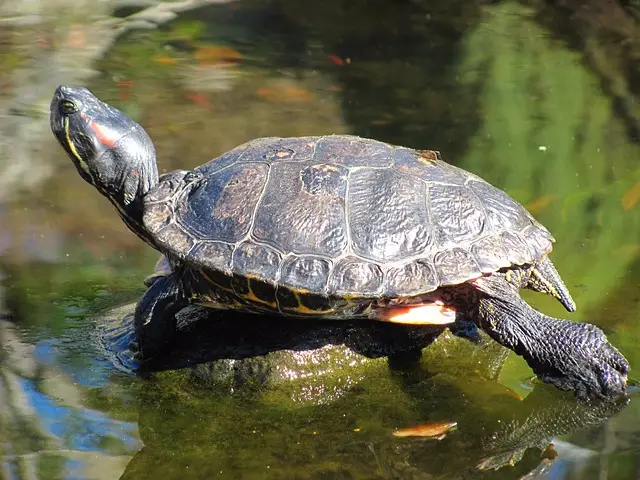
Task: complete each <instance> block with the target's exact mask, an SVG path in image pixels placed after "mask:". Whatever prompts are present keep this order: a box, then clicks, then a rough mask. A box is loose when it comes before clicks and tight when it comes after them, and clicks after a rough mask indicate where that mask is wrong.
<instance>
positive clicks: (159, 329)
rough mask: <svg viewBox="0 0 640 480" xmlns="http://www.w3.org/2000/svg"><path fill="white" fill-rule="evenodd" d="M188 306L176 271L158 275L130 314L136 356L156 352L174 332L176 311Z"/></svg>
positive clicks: (145, 357) (145, 359)
mask: <svg viewBox="0 0 640 480" xmlns="http://www.w3.org/2000/svg"><path fill="white" fill-rule="evenodd" d="M187 305H189V300H188V299H187V297H186V296H185V294H184V291H183V287H182V284H181V281H180V278H178V275H177V274H176V273H171V274H169V275H167V276H161V277H158V278H157V279H156V280H155V281H154V283H153V284H152V285H151V286H150V287H149V289H148V290H147V292H146V293H145V294H144V295H143V297H142V298H141V299H140V301H139V302H138V305H137V306H136V312H135V316H134V324H135V329H136V342H137V345H136V350H137V353H136V356H137V357H138V358H139V359H141V360H143V361H147V360H150V359H151V358H153V357H155V356H156V355H158V354H159V353H160V352H161V351H162V349H163V348H164V347H165V346H166V345H167V344H168V343H169V341H170V340H171V337H172V336H173V335H174V333H175V331H176V314H177V313H178V312H179V311H180V310H182V309H183V308H185V307H186V306H187Z"/></svg>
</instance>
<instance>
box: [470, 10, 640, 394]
mask: <svg viewBox="0 0 640 480" xmlns="http://www.w3.org/2000/svg"><path fill="white" fill-rule="evenodd" d="M486 12H487V13H486V18H485V20H484V21H483V22H482V23H480V24H479V25H478V26H477V27H476V28H475V29H474V30H472V31H470V32H469V33H468V34H467V36H466V38H465V39H464V42H463V47H464V51H465V54H464V56H463V61H462V62H461V64H460V65H459V78H460V82H461V85H462V86H463V88H467V89H469V90H470V91H479V92H480V103H481V108H482V115H483V117H484V121H483V123H482V125H481V127H480V128H479V130H478V131H477V132H476V134H475V135H474V136H473V137H472V138H471V139H470V141H469V148H468V150H467V153H466V154H465V155H463V157H462V158H461V160H460V162H458V164H459V165H460V166H462V167H463V168H466V169H468V170H470V171H473V172H477V173H479V174H480V175H482V176H483V177H484V178H485V179H486V180H487V181H489V182H491V183H493V184H494V185H496V186H498V187H500V188H503V189H505V190H506V191H507V192H508V193H510V194H511V195H512V196H513V197H514V198H515V199H516V200H518V201H520V202H522V203H524V204H525V205H533V206H535V205H536V204H537V207H538V208H533V209H532V210H533V213H534V215H535V216H536V217H537V218H538V219H539V220H540V221H541V222H542V223H543V224H545V225H546V226H547V227H548V228H549V229H550V230H551V232H552V233H553V235H554V236H555V237H556V239H557V240H558V244H557V246H556V248H555V250H554V253H553V254H552V257H553V260H554V262H555V263H556V265H557V267H558V269H559V271H560V272H561V274H562V276H563V278H564V279H565V281H566V283H567V285H568V286H569V288H570V290H571V292H572V294H573V295H574V298H575V300H576V302H577V304H578V312H577V313H576V314H575V315H571V318H572V319H582V320H585V321H590V322H594V323H597V324H598V325H601V326H607V327H613V326H614V325H615V332H614V333H613V334H610V335H609V336H610V339H611V341H612V342H613V343H614V344H616V345H617V346H618V347H619V348H621V350H622V351H623V353H624V354H625V355H626V356H627V358H628V359H629V360H630V362H631V363H632V365H633V364H635V365H638V364H640V354H639V353H638V350H637V349H636V348H635V347H633V345H634V344H635V342H637V339H638V338H640V332H638V327H637V325H638V322H637V319H634V318H630V317H629V316H628V315H626V316H625V313H624V309H623V308H622V304H624V303H625V302H631V299H630V298H628V297H627V298H620V299H619V303H618V306H619V307H621V308H616V306H615V305H614V306H613V307H612V305H611V303H608V304H605V302H606V301H607V299H608V298H609V297H608V295H609V294H614V295H615V294H616V293H619V292H617V288H618V287H619V285H620V283H621V282H626V281H633V280H634V279H630V278H629V277H628V276H627V277H626V278H625V275H626V274H627V272H629V269H630V265H631V264H632V262H633V261H634V259H635V256H636V255H637V251H638V248H637V245H638V238H640V216H639V215H638V209H639V208H640V207H639V206H635V208H632V209H631V210H629V211H625V210H624V208H623V206H622V202H621V201H622V198H623V196H624V194H625V192H626V191H628V190H629V189H630V188H632V186H633V185H634V184H635V183H636V182H637V181H638V179H640V169H638V167H637V158H638V153H639V152H638V148H637V146H636V145H634V144H633V143H631V142H630V140H629V139H628V137H627V136H626V133H625V129H624V125H622V123H621V122H620V121H618V119H616V118H615V114H614V112H613V109H612V105H611V102H610V100H609V99H608V98H607V97H606V96H605V94H604V93H603V92H602V90H601V88H600V86H599V84H598V80H597V78H596V77H595V76H594V75H593V74H592V73H590V72H589V71H588V69H587V68H586V67H585V65H584V64H583V63H582V59H581V56H580V54H579V53H578V52H574V51H572V50H570V49H569V48H568V47H567V46H566V45H565V44H563V43H561V42H559V41H556V40H554V39H553V38H551V35H550V33H549V32H548V31H546V30H544V29H543V28H541V27H540V26H539V25H538V24H537V23H536V22H535V19H534V12H533V10H531V9H529V8H528V7H525V6H522V5H520V4H517V3H514V2H503V3H500V4H498V5H494V6H491V7H488V8H487V9H486ZM481 118H482V117H481ZM611 292H613V293H611ZM525 295H527V294H526V293H525ZM527 296H528V297H529V298H531V300H533V302H534V303H535V304H536V306H538V307H539V308H541V309H543V310H544V311H546V312H548V313H550V314H554V315H555V316H567V315H566V312H564V310H562V308H561V307H560V306H559V305H558V304H557V302H555V301H554V300H553V299H551V298H548V297H545V296H542V295H536V296H533V295H527ZM633 339H636V340H633ZM528 374H529V370H528V369H527V368H526V366H525V365H524V362H521V361H520V359H516V358H513V357H512V359H511V361H509V362H507V365H506V368H505V370H503V372H502V379H503V381H504V382H505V383H506V384H508V385H510V386H512V387H513V388H515V389H516V390H519V389H518V383H519V380H518V379H522V378H523V377H524V376H526V375H528Z"/></svg>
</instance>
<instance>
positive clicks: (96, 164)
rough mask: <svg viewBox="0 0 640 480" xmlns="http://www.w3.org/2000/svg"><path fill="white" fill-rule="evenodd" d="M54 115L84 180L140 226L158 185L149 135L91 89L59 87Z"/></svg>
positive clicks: (58, 134)
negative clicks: (145, 198) (144, 204)
mask: <svg viewBox="0 0 640 480" xmlns="http://www.w3.org/2000/svg"><path fill="white" fill-rule="evenodd" d="M50 113H51V116H50V122H51V130H52V131H53V134H54V135H55V137H56V138H57V139H58V141H59V142H60V144H61V145H62V147H63V148H64V149H65V150H66V152H67V154H68V155H69V157H71V160H73V163H74V164H75V166H76V168H77V169H78V172H79V173H80V175H81V176H82V178H84V179H85V180H86V181H87V182H89V183H90V184H92V185H93V186H94V187H96V188H97V189H98V190H99V191H100V192H101V193H102V194H103V195H105V196H106V197H107V198H109V200H111V202H112V203H113V204H114V205H115V206H116V208H117V209H118V212H119V213H120V215H121V216H123V218H124V217H129V218H128V219H129V220H133V221H135V222H138V223H139V222H140V221H141V218H140V215H141V202H140V200H141V199H142V197H143V196H144V194H145V193H146V192H147V191H148V190H149V189H150V188H151V187H153V186H154V185H155V184H156V183H157V182H158V170H157V166H156V154H155V148H154V147H153V143H152V142H151V139H150V138H149V135H147V132H145V131H144V129H143V128H142V127H141V126H140V125H138V124H137V123H136V122H134V121H133V120H131V119H130V118H129V117H127V116H126V115H125V114H124V113H122V112H121V111H119V110H117V109H115V108H113V107H111V106H109V105H107V104H106V103H103V102H101V101H100V100H98V99H97V98H96V97H95V96H94V95H93V94H92V93H91V92H89V90H87V89H86V88H74V87H69V86H66V85H62V86H60V87H58V88H57V89H56V91H55V93H54V95H53V100H52V101H51V112H50ZM125 220H127V218H125ZM127 223H129V222H127ZM130 226H131V225H130ZM136 233H138V232H136Z"/></svg>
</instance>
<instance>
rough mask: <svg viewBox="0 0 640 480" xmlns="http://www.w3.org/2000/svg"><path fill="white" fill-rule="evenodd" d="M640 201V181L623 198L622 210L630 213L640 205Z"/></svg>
mask: <svg viewBox="0 0 640 480" xmlns="http://www.w3.org/2000/svg"><path fill="white" fill-rule="evenodd" d="M638 201H640V180H638V181H637V182H636V184H635V185H634V186H633V187H631V188H630V189H629V190H627V193H625V194H624V196H623V197H622V209H623V210H624V211H625V212H628V211H629V210H631V209H632V208H633V207H635V206H636V205H637V204H638Z"/></svg>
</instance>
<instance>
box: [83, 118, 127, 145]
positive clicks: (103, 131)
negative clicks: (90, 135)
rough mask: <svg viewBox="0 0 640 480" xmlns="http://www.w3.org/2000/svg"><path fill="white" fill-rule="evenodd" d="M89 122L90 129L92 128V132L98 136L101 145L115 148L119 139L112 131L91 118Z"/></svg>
mask: <svg viewBox="0 0 640 480" xmlns="http://www.w3.org/2000/svg"><path fill="white" fill-rule="evenodd" d="M83 116H84V115H83ZM85 118H86V117H85ZM87 120H88V122H87V123H88V125H89V128H91V130H93V132H94V133H95V134H96V137H97V138H98V140H100V143H102V144H103V145H104V146H105V147H108V148H112V147H113V146H115V144H116V142H117V141H118V138H119V137H116V136H114V134H113V132H112V131H111V130H109V129H108V128H105V127H103V126H102V125H100V124H99V123H96V122H94V121H93V120H92V119H90V118H89V119H87Z"/></svg>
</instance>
